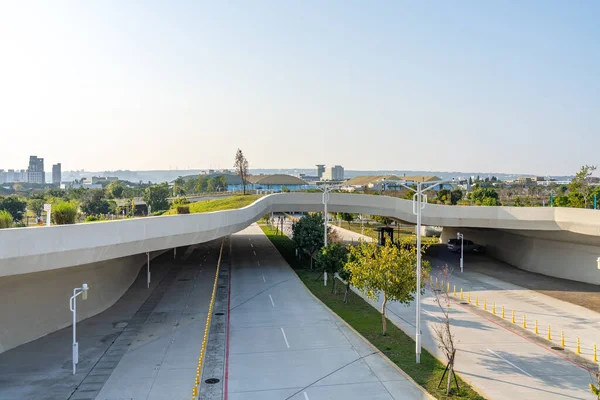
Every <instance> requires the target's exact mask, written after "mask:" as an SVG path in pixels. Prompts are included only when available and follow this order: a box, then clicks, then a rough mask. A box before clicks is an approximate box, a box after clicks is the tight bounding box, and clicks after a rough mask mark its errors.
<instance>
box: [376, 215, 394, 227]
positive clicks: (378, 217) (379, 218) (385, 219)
mask: <svg viewBox="0 0 600 400" xmlns="http://www.w3.org/2000/svg"><path fill="white" fill-rule="evenodd" d="M371 219H372V220H373V221H375V222H379V223H380V224H384V225H389V224H391V223H392V219H391V218H388V217H382V216H381V215H371Z"/></svg>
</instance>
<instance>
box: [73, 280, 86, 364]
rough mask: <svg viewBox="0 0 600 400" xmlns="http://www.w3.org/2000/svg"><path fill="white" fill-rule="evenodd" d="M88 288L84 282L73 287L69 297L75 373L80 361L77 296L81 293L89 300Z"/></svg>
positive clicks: (83, 297)
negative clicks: (78, 286)
mask: <svg viewBox="0 0 600 400" xmlns="http://www.w3.org/2000/svg"><path fill="white" fill-rule="evenodd" d="M88 289H89V286H88V284H87V283H84V284H83V285H81V287H80V288H75V289H73V296H71V298H70V299H69V309H70V310H71V312H72V313H73V375H75V372H77V364H78V363H79V343H77V296H79V295H80V294H81V295H82V296H81V299H82V300H87V291H88Z"/></svg>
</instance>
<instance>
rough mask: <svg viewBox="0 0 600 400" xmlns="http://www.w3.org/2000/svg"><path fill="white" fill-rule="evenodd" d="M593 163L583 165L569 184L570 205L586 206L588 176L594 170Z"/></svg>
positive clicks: (588, 189) (589, 176)
mask: <svg viewBox="0 0 600 400" xmlns="http://www.w3.org/2000/svg"><path fill="white" fill-rule="evenodd" d="M596 168H597V167H596V166H595V165H584V166H582V167H581V169H580V170H579V172H578V173H576V174H575V177H574V178H573V179H572V180H571V183H570V184H569V204H570V205H571V207H578V208H587V202H588V198H589V195H590V190H591V186H590V178H591V177H592V174H593V173H594V171H595V170H596Z"/></svg>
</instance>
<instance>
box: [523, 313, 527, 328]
mask: <svg viewBox="0 0 600 400" xmlns="http://www.w3.org/2000/svg"><path fill="white" fill-rule="evenodd" d="M523 328H527V315H525V314H523Z"/></svg>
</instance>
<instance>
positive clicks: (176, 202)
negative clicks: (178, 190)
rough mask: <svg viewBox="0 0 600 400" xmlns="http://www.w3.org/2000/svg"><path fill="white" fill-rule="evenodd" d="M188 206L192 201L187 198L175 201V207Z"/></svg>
mask: <svg viewBox="0 0 600 400" xmlns="http://www.w3.org/2000/svg"><path fill="white" fill-rule="evenodd" d="M186 204H190V201H189V200H188V199H187V197H178V198H176V199H175V200H173V205H174V206H184V205H186Z"/></svg>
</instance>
